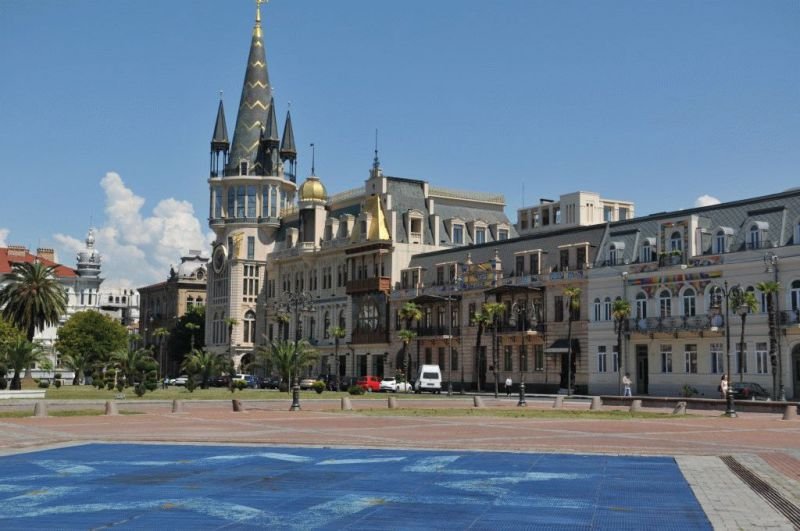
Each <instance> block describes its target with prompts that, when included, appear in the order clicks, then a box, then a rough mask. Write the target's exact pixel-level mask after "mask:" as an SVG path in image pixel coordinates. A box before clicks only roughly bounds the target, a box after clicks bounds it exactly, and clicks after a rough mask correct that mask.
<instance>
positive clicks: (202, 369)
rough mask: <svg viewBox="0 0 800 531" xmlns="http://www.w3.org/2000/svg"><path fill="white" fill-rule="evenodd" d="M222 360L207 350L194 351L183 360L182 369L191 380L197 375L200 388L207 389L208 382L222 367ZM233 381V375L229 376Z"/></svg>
mask: <svg viewBox="0 0 800 531" xmlns="http://www.w3.org/2000/svg"><path fill="white" fill-rule="evenodd" d="M223 363H224V360H223V359H222V357H221V356H220V355H219V354H213V353H211V352H208V351H207V350H199V349H195V350H193V351H192V352H191V354H189V355H188V356H187V357H186V358H184V360H183V369H184V370H185V371H186V373H187V374H188V375H189V378H192V376H193V375H195V374H199V375H200V378H201V383H200V387H201V388H202V389H208V384H209V381H210V380H211V377H212V376H216V375H217V374H218V373H219V371H220V369H221V368H222V367H223V366H224V365H223ZM231 379H233V375H231Z"/></svg>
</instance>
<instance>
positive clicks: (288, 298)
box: [276, 291, 314, 411]
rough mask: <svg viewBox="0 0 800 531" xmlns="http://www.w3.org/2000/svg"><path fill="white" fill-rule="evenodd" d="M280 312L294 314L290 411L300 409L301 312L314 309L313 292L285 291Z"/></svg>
mask: <svg viewBox="0 0 800 531" xmlns="http://www.w3.org/2000/svg"><path fill="white" fill-rule="evenodd" d="M276 310H277V312H278V313H284V314H287V313H288V314H291V315H292V316H294V323H295V328H294V329H295V333H294V355H293V363H292V372H293V373H294V374H293V376H294V381H293V382H292V405H291V407H290V408H289V411H300V379H299V374H298V372H299V371H298V367H297V348H298V345H299V344H300V338H301V335H302V325H301V324H300V314H301V313H309V312H313V311H314V301H313V300H312V298H311V294H310V293H308V292H306V291H297V292H294V293H284V294H283V300H281V301H280V302H278V303H277V304H276Z"/></svg>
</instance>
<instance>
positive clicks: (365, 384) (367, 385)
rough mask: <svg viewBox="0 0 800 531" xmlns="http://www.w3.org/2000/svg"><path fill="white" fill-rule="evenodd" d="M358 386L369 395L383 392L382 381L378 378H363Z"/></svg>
mask: <svg viewBox="0 0 800 531" xmlns="http://www.w3.org/2000/svg"><path fill="white" fill-rule="evenodd" d="M356 385H357V386H359V387H360V388H361V389H363V390H364V391H366V392H368V393H371V392H373V391H375V392H378V391H380V390H381V381H380V380H379V379H378V377H377V376H361V377H360V378H359V379H358V381H357V382H356Z"/></svg>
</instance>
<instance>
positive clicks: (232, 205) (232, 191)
mask: <svg viewBox="0 0 800 531" xmlns="http://www.w3.org/2000/svg"><path fill="white" fill-rule="evenodd" d="M226 214H227V216H228V217H229V218H232V217H234V215H235V214H236V188H235V187H233V186H231V187H230V188H228V212H227V213H226Z"/></svg>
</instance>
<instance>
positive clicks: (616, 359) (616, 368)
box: [611, 345, 619, 372]
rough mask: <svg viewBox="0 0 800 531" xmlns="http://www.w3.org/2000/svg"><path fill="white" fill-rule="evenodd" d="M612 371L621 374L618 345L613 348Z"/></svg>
mask: <svg viewBox="0 0 800 531" xmlns="http://www.w3.org/2000/svg"><path fill="white" fill-rule="evenodd" d="M611 370H612V371H613V372H619V351H618V350H617V346H616V345H614V346H613V347H612V348H611Z"/></svg>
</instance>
